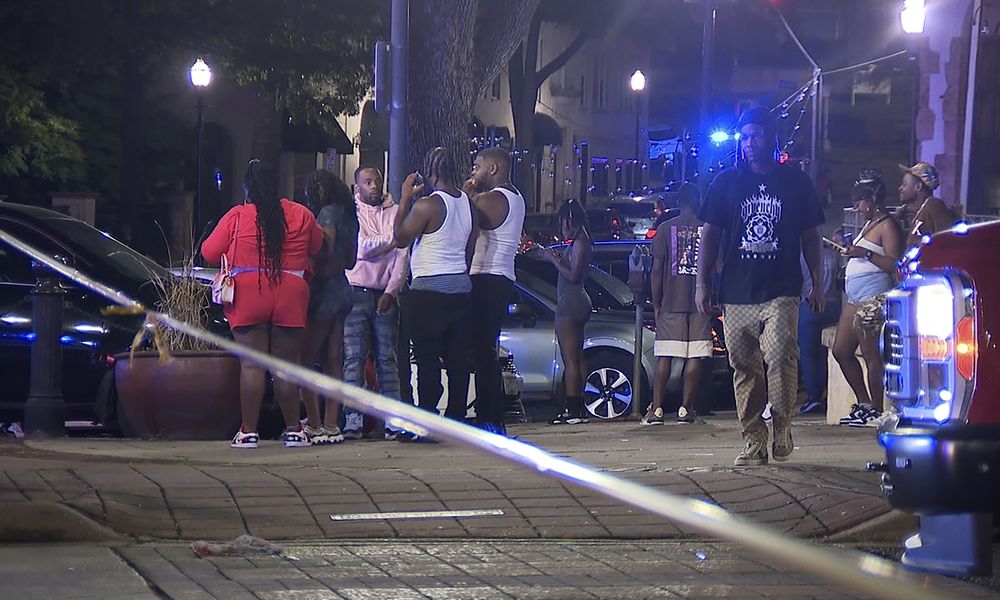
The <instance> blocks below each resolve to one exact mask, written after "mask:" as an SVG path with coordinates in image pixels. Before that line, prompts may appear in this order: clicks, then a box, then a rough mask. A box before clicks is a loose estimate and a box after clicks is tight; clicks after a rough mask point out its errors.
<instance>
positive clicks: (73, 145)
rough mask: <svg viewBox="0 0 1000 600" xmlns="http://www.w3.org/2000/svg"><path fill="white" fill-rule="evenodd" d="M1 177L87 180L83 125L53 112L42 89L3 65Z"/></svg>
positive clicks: (0, 78)
mask: <svg viewBox="0 0 1000 600" xmlns="http://www.w3.org/2000/svg"><path fill="white" fill-rule="evenodd" d="M0 140H2V141H0V176H3V177H20V176H31V177H39V178H42V179H46V180H50V181H56V182H63V183H74V184H78V183H80V182H82V181H83V180H84V176H85V171H84V169H83V158H84V156H83V151H82V149H81V146H80V127H79V125H78V123H77V122H76V121H73V120H72V119H67V118H65V117H63V116H61V115H58V114H56V113H54V112H53V111H52V110H50V109H49V107H48V106H46V104H45V97H44V95H43V94H42V92H41V91H39V90H37V89H35V88H33V87H31V86H30V85H28V84H27V83H26V82H25V81H24V80H23V79H22V78H21V77H18V76H17V74H16V73H14V72H12V71H10V70H9V69H6V68H3V67H0Z"/></svg>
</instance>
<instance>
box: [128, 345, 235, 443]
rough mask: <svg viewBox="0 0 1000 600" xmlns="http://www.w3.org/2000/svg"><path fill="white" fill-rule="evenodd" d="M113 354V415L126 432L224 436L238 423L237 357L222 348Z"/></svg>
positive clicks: (189, 437) (186, 437) (184, 437)
mask: <svg viewBox="0 0 1000 600" xmlns="http://www.w3.org/2000/svg"><path fill="white" fill-rule="evenodd" d="M173 356H174V359H173V360H172V361H170V362H168V363H164V364H160V359H159V356H158V355H157V354H156V353H155V352H136V353H135V355H134V358H132V359H130V358H129V354H128V353H122V354H118V355H116V356H115V359H116V361H117V362H116V363H115V384H116V387H117V389H118V411H119V414H118V421H119V424H120V425H121V428H122V433H123V434H124V435H126V436H128V437H162V438H167V439H175V440H213V439H214V440H223V439H227V438H229V437H231V436H232V435H233V432H234V431H236V428H237V427H239V424H240V361H239V359H238V358H236V357H235V356H233V355H231V354H228V353H226V352H217V351H208V352H179V353H176V354H174V355H173Z"/></svg>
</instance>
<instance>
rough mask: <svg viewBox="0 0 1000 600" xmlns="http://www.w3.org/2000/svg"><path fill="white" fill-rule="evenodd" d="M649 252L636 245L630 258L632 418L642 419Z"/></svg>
mask: <svg viewBox="0 0 1000 600" xmlns="http://www.w3.org/2000/svg"><path fill="white" fill-rule="evenodd" d="M649 258H650V255H649V250H648V248H646V247H644V246H640V245H636V246H635V247H634V248H632V252H631V253H630V254H629V258H628V287H629V289H631V290H632V299H633V303H634V304H635V339H634V343H633V345H632V407H631V408H632V410H631V418H633V419H635V420H638V419H641V418H642V397H643V394H644V393H645V390H644V389H643V385H642V348H643V344H642V335H643V331H642V330H643V314H642V307H643V304H644V302H645V300H646V276H647V274H648V272H649V266H650V264H649V262H650V261H649Z"/></svg>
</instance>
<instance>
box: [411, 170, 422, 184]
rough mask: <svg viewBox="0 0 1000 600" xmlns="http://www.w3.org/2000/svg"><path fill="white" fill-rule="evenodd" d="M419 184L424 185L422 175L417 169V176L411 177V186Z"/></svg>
mask: <svg viewBox="0 0 1000 600" xmlns="http://www.w3.org/2000/svg"><path fill="white" fill-rule="evenodd" d="M421 185H424V176H423V175H421V174H420V171H417V176H416V177H414V178H413V187H419V186H421Z"/></svg>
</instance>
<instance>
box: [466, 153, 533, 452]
mask: <svg viewBox="0 0 1000 600" xmlns="http://www.w3.org/2000/svg"><path fill="white" fill-rule="evenodd" d="M465 189H466V191H467V192H469V193H470V194H472V193H473V192H478V193H475V195H473V196H472V203H473V204H474V205H475V209H476V212H477V213H478V217H479V236H478V237H477V238H476V249H475V253H474V254H473V256H472V268H471V269H470V271H469V273H470V278H471V279H472V310H473V316H474V319H473V330H472V343H473V346H474V347H473V360H474V362H475V369H476V421H477V422H478V424H479V426H480V427H482V428H483V429H485V430H487V431H490V432H493V433H498V434H502V435H506V433H507V430H506V428H505V426H504V422H503V415H504V390H503V379H502V376H501V375H500V363H499V361H498V359H497V343H498V338H499V336H500V327H501V325H502V324H503V319H504V316H505V315H506V314H507V305H508V304H510V302H511V299H512V293H513V287H514V279H515V277H514V256H515V255H516V254H517V247H518V244H520V242H521V230H522V228H523V226H524V198H523V197H522V196H521V193H520V192H519V191H517V188H515V187H514V186H513V184H511V182H510V155H509V154H507V151H506V150H504V149H503V148H486V149H484V150H482V151H480V152H479V154H478V155H476V160H475V162H473V163H472V176H471V177H470V178H469V180H468V181H466V185H465Z"/></svg>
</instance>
